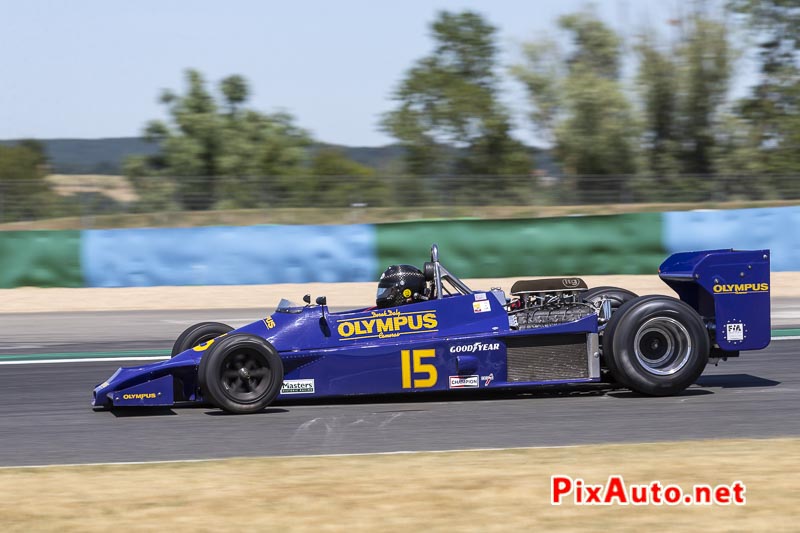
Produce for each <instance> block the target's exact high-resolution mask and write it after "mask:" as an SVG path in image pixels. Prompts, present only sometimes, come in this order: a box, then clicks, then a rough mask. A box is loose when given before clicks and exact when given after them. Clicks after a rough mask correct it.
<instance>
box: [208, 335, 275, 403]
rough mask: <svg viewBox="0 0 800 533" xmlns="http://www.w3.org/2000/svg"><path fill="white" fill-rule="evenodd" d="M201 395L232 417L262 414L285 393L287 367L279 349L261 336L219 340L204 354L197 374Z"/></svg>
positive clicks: (232, 336)
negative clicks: (285, 367) (282, 360)
mask: <svg viewBox="0 0 800 533" xmlns="http://www.w3.org/2000/svg"><path fill="white" fill-rule="evenodd" d="M197 378H198V382H199V385H200V392H201V393H202V394H203V397H204V398H205V399H206V400H208V401H209V402H211V404H212V405H214V406H216V407H219V408H220V409H223V410H224V411H227V412H229V413H236V414H246V413H255V412H258V411H261V410H262V409H264V408H265V407H266V406H268V405H269V404H270V403H272V401H273V400H274V399H275V397H276V396H277V395H278V393H279V392H280V390H281V385H282V384H283V363H282V362H281V358H280V356H279V355H278V352H277V351H276V350H275V348H274V347H273V346H272V345H271V344H270V343H269V342H267V341H266V340H264V339H262V338H261V337H259V336H257V335H250V334H234V335H228V336H225V337H223V338H222V339H219V340H217V341H215V342H214V344H212V345H211V347H210V348H209V349H208V350H207V351H206V353H205V354H203V358H202V359H201V360H200V368H199V369H198V372H197Z"/></svg>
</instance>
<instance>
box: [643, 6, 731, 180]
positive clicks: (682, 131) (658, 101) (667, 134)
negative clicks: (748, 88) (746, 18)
mask: <svg viewBox="0 0 800 533" xmlns="http://www.w3.org/2000/svg"><path fill="white" fill-rule="evenodd" d="M680 30H681V34H680V37H679V39H678V41H677V42H676V43H675V44H674V45H673V46H670V47H667V46H664V45H662V44H660V43H659V42H658V40H657V38H655V37H654V36H653V32H651V31H646V32H644V33H643V35H642V36H641V37H640V38H639V42H638V43H637V45H636V47H635V50H636V52H637V55H638V59H639V65H638V72H637V76H636V81H637V85H638V88H639V95H640V97H641V102H642V124H643V147H644V150H645V153H646V154H647V158H646V159H647V163H648V171H649V173H650V174H651V175H656V176H676V175H679V174H684V175H703V176H707V175H711V174H714V173H715V172H716V168H715V163H716V162H717V156H718V155H719V154H720V153H722V152H721V151H719V150H716V145H717V142H718V141H719V139H718V137H719V136H720V135H725V133H724V132H723V131H722V127H723V122H724V121H723V119H722V112H723V111H724V109H725V105H726V103H727V95H728V89H729V85H730V77H731V71H732V64H733V61H734V59H735V53H734V51H733V50H732V48H731V46H730V44H729V42H728V29H727V27H726V25H725V24H724V23H723V22H722V21H719V20H714V19H711V18H709V17H708V16H706V15H704V14H702V13H701V12H699V11H695V12H693V13H692V14H690V15H689V16H688V17H687V18H686V19H685V20H682V21H680ZM715 154H716V155H715Z"/></svg>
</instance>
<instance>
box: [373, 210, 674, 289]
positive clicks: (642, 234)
mask: <svg viewBox="0 0 800 533" xmlns="http://www.w3.org/2000/svg"><path fill="white" fill-rule="evenodd" d="M661 220H662V215H661V213H634V214H626V215H611V216H586V217H583V216H581V217H561V218H536V219H525V220H519V219H515V220H514V219H509V220H442V221H420V222H399V223H392V224H379V225H377V241H378V242H377V249H378V264H379V265H381V267H380V268H386V266H388V265H390V264H399V263H407V264H411V265H418V266H420V267H421V266H422V265H421V263H422V261H423V260H427V259H425V258H426V256H427V255H428V252H429V248H430V245H431V243H437V244H438V245H439V254H440V258H441V260H442V264H444V265H445V266H446V267H447V268H448V269H449V270H450V271H451V272H453V274H455V275H457V276H459V277H462V278H481V277H510V276H550V275H562V274H563V275H577V274H655V273H656V272H657V270H658V265H659V264H660V263H661V261H663V260H664V258H665V257H666V252H665V250H664V246H663V245H662V239H661V234H662V233H661Z"/></svg>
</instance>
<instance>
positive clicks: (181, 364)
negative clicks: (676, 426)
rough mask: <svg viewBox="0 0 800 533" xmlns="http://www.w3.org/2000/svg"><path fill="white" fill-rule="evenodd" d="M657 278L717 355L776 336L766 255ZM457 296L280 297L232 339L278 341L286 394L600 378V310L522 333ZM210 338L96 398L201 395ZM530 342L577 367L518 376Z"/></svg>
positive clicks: (729, 258) (492, 301)
mask: <svg viewBox="0 0 800 533" xmlns="http://www.w3.org/2000/svg"><path fill="white" fill-rule="evenodd" d="M437 268H438V267H437ZM443 271H444V270H443ZM444 272H445V273H446V271H444ZM447 274H448V275H449V273H447ZM659 275H660V276H661V278H662V279H663V280H664V281H665V282H666V283H667V284H668V285H669V286H670V287H672V288H673V289H675V291H676V292H677V293H678V295H679V296H680V298H681V299H682V300H684V301H685V302H687V303H688V304H689V305H691V306H692V307H694V308H695V309H696V310H697V311H698V312H699V314H700V315H701V316H702V317H703V319H704V321H705V323H706V324H707V325H708V328H709V334H710V335H711V339H712V345H714V346H715V347H714V350H712V352H713V353H712V356H713V357H722V356H727V355H730V356H732V355H737V354H738V351H739V350H756V349H760V348H763V347H765V346H766V345H767V344H768V343H769V336H770V324H769V322H770V320H769V251H765V250H762V251H732V250H712V251H703V252H690V253H680V254H675V255H673V256H671V257H669V258H668V259H667V260H666V261H665V262H664V263H663V264H662V265H661V267H660V269H659ZM457 281H458V280H457ZM437 282H438V279H437ZM458 283H460V281H458ZM461 286H462V287H464V289H466V287H465V286H463V284H461ZM461 292H462V293H458V294H450V295H445V294H443V295H442V297H440V298H437V299H431V300H428V301H420V302H416V303H411V304H408V305H404V306H401V307H396V308H389V309H370V308H367V309H357V310H353V311H346V312H341V313H331V312H329V310H328V308H327V306H326V305H306V306H286V305H285V304H284V305H282V306H279V308H278V309H277V310H276V312H274V313H273V314H272V315H270V316H269V317H266V318H264V319H262V320H258V321H256V322H253V323H251V324H248V325H246V326H244V327H241V328H239V329H237V330H235V331H232V332H230V333H229V335H234V334H236V333H250V334H254V335H258V336H260V337H263V338H264V339H266V340H267V341H269V342H270V343H271V344H272V345H273V346H274V347H275V349H276V350H277V351H278V353H279V355H280V357H281V359H282V362H283V366H284V384H283V388H282V389H281V393H280V394H279V396H278V399H279V400H280V399H283V400H287V399H292V398H321V397H339V396H349V395H359V394H361V395H364V394H370V395H371V394H387V393H406V392H408V393H413V392H420V391H447V390H455V389H465V388H470V389H483V388H509V387H530V386H536V385H543V384H546V385H552V384H561V383H586V382H596V381H600V377H601V374H600V359H599V349H598V325H599V324H598V314H597V313H595V314H590V315H589V316H584V317H582V318H579V319H577V320H574V321H571V322H566V323H562V324H558V325H553V326H547V327H538V328H533V329H516V328H515V325H514V321H513V320H510V315H509V310H508V307H507V304H508V300H507V299H506V297H505V294H504V293H503V292H502V291H500V290H492V291H471V290H468V289H467V290H462V291H461ZM463 292H466V294H464V293H463ZM438 293H439V294H442V292H441V290H440V291H439V292H438ZM731 324H733V325H734V327H732V326H731ZM740 329H741V332H740ZM729 332H730V334H729ZM213 342H214V341H213V340H212V341H209V342H206V343H204V344H202V345H200V346H196V347H194V348H192V349H189V350H186V351H184V352H182V353H180V354H178V355H176V356H175V357H173V358H171V359H169V360H166V361H162V362H157V363H152V364H147V365H143V366H139V367H130V368H120V369H119V370H117V372H116V373H114V374H113V375H112V376H111V377H110V378H109V379H108V380H107V381H105V382H104V383H101V384H100V385H98V386H97V387H96V388H95V389H94V395H93V402H92V403H93V405H95V406H97V407H111V406H114V407H116V406H170V405H173V404H175V403H177V402H202V401H203V398H202V396H201V391H200V390H199V387H198V380H197V372H198V367H199V365H200V360H201V358H202V357H203V354H204V353H205V351H206V350H208V349H209V348H210V347H211V346H212V345H213ZM529 345H536V346H542V345H544V346H548V347H550V348H548V349H551V351H552V350H555V352H558V350H559V348H560V347H563V346H565V345H570V346H571V348H569V353H568V354H567V356H564V357H567V358H568V360H569V361H571V363H569V364H570V365H572V368H571V369H570V370H563V371H562V370H559V371H558V372H549V371H548V372H545V373H544V374H541V375H544V376H545V378H543V379H534V378H527V379H526V378H524V377H523V378H520V375H522V376H526V375H527V376H534V377H535V376H537V375H540V374H537V372H539V371H538V370H537V369H536V363H518V362H515V363H514V364H515V365H517V366H518V367H519V365H521V364H522V365H523V367H519V368H515V370H514V375H513V376H512V375H510V372H509V368H510V363H509V361H510V359H509V357H510V354H511V353H512V351H513V350H516V352H514V353H515V354H522V355H518V356H517V355H515V357H521V358H524V357H525V355H524V354H525V353H526V352H525V350H526V346H529ZM555 352H553V353H555ZM548 353H549V352H548ZM558 353H561V352H558ZM519 360H521V359H517V361H519ZM526 361H528V360H526ZM564 361H567V359H564ZM525 364H527V365H528V366H527V367H524V365H525ZM545 364H546V361H545ZM531 365H532V366H531ZM562 366H563V365H562ZM567 366H569V365H567ZM520 369H521V372H522V373H521V374H520V372H519V371H520Z"/></svg>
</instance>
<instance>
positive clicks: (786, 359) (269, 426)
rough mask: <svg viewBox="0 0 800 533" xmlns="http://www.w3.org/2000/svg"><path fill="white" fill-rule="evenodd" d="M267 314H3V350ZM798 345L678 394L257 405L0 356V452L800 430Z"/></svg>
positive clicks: (148, 455)
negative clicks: (111, 382)
mask: <svg viewBox="0 0 800 533" xmlns="http://www.w3.org/2000/svg"><path fill="white" fill-rule="evenodd" d="M796 304H797V302H796V301H793V302H789V303H788V304H787V305H791V306H795V305H796ZM783 307H785V306H783ZM783 307H782V309H783ZM258 316H259V313H258V312H254V311H253V310H241V311H224V312H223V311H206V312H202V311H194V312H186V311H183V312H175V311H160V312H136V313H134V312H131V313H80V314H71V315H59V314H40V315H32V314H31V315H0V357H2V356H3V355H5V354H15V353H17V354H36V353H39V354H48V353H55V352H73V353H74V352H97V351H101V350H111V349H113V350H137V349H140V350H141V349H150V350H169V348H170V347H171V344H172V339H173V338H174V337H175V336H176V335H177V334H178V333H179V332H180V331H181V330H182V329H184V328H185V327H186V325H188V324H190V323H194V322H197V321H200V320H214V319H219V320H223V321H228V322H230V323H232V325H237V324H239V323H245V322H248V321H251V320H252V319H253V318H257V317H258ZM794 316H795V317H798V318H800V314H798V315H794ZM798 322H800V320H798V319H795V320H794V322H793V323H794V324H797V323H798ZM773 324H774V325H775V322H773ZM798 357H800V341H798V340H774V341H773V342H772V344H771V346H770V347H769V348H767V349H766V350H763V351H761V352H746V353H744V356H743V357H742V358H740V359H739V360H731V361H728V362H726V363H721V364H720V365H719V366H718V367H708V369H707V370H706V372H705V373H704V374H703V376H702V377H701V378H700V381H699V383H698V384H697V385H695V386H693V387H691V388H689V389H688V390H687V391H686V392H685V393H684V394H683V395H681V396H677V397H671V398H647V397H640V396H637V395H635V394H632V393H630V392H628V391H626V390H624V389H614V388H610V387H608V386H581V387H566V388H565V387H561V388H553V389H546V390H539V391H537V392H535V393H523V394H521V393H518V392H515V393H501V394H500V395H488V394H486V393H485V392H481V391H460V392H462V393H463V394H461V395H459V396H458V397H457V398H456V399H452V400H445V397H444V396H442V395H441V394H440V395H430V394H426V395H421V396H419V397H415V398H414V399H413V400H412V401H408V400H405V399H403V400H402V401H401V399H400V398H398V397H392V398H376V397H373V398H360V399H353V400H347V401H340V402H339V403H336V404H327V405H324V404H321V403H320V404H314V403H304V404H282V405H275V406H272V407H271V408H269V409H268V410H266V411H265V412H263V413H259V414H255V415H248V416H231V415H226V414H224V413H222V412H220V411H218V410H214V409H210V408H204V407H188V408H174V409H163V410H156V411H153V410H139V409H135V410H126V411H121V412H117V413H112V412H107V411H104V412H94V411H93V410H92V409H91V407H90V405H89V400H90V396H91V390H92V388H93V387H94V385H96V384H97V383H99V382H101V381H103V380H104V379H106V378H107V377H108V376H109V375H110V374H111V373H112V372H113V371H114V370H115V369H116V368H117V367H118V366H119V365H120V363H116V362H108V361H97V362H94V361H92V362H67V363H58V364H51V363H44V364H6V365H2V366H0V400H2V401H0V466H15V465H40V464H63V463H98V462H125V461H155V460H176V459H204V458H215V457H238V456H263V455H297V454H339V453H362V452H389V451H401V450H444V449H463V448H501V447H515V446H560V445H569V444H581V443H605V442H629V441H633V442H648V441H660V440H675V439H709V438H729V437H774V436H798V435H800V410H798V409H797V406H798V405H800V363H798ZM123 364H125V365H135V364H136V363H123ZM446 398H453V396H452V395H447V396H446ZM709 453H713V450H709Z"/></svg>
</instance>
